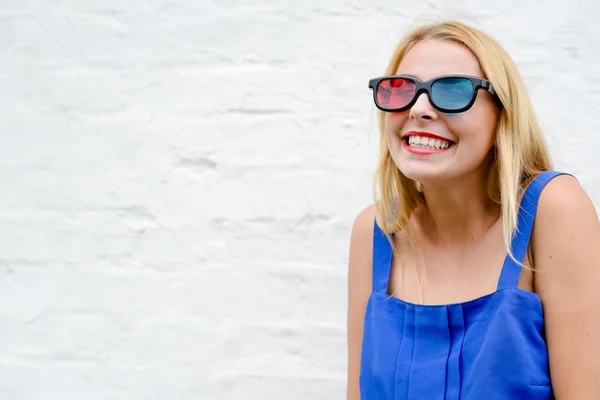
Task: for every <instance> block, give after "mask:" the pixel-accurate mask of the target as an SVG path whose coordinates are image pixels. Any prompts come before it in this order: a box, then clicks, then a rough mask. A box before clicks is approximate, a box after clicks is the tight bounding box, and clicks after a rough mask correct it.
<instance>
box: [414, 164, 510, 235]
mask: <svg viewBox="0 0 600 400" xmlns="http://www.w3.org/2000/svg"><path fill="white" fill-rule="evenodd" d="M423 194H424V197H425V203H424V207H423V208H422V212H421V213H420V214H421V217H422V218H419V219H420V220H421V224H422V229H423V230H424V233H426V234H427V237H428V239H430V240H431V241H432V242H433V243H435V244H439V245H457V244H458V245H460V244H465V243H468V242H472V240H473V239H475V238H476V237H478V236H481V235H483V234H484V233H485V232H487V231H488V230H489V229H490V227H491V226H492V225H494V223H495V222H496V221H498V218H499V217H500V206H499V205H498V204H497V203H495V202H493V201H492V200H491V199H490V197H489V195H488V193H487V172H486V173H474V174H473V175H471V176H469V177H462V178H461V179H460V181H458V182H452V184H451V185H444V186H434V185H432V186H424V187H423Z"/></svg>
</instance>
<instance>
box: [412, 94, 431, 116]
mask: <svg viewBox="0 0 600 400" xmlns="http://www.w3.org/2000/svg"><path fill="white" fill-rule="evenodd" d="M409 116H410V118H411V119H414V120H422V119H426V120H435V119H437V112H436V109H435V108H433V106H432V105H431V102H430V101H429V97H428V96H427V93H421V94H420V95H419V97H417V101H416V102H415V104H413V106H412V107H411V108H410V112H409Z"/></svg>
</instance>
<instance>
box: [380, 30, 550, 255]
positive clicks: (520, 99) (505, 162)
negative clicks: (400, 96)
mask: <svg viewBox="0 0 600 400" xmlns="http://www.w3.org/2000/svg"><path fill="white" fill-rule="evenodd" d="M424 39H437V40H446V41H452V42H456V43H459V44H462V45H464V46H466V47H467V48H468V49H469V50H471V52H472V53H473V54H474V55H475V57H477V59H478V60H479V63H480V66H481V69H482V71H483V73H484V75H485V76H484V78H486V79H488V80H489V81H490V82H491V83H492V85H493V87H494V89H495V90H496V93H497V95H498V98H499V100H500V103H501V111H500V115H499V119H498V122H497V125H496V140H495V148H496V152H495V157H494V160H493V163H492V168H490V173H489V176H488V194H489V196H490V198H491V199H493V200H495V201H496V202H499V203H500V204H501V218H502V226H503V238H504V242H505V245H506V249H507V253H508V254H509V255H510V256H511V257H512V258H513V259H514V256H513V255H512V252H511V251H510V243H511V240H512V237H513V234H514V233H515V230H516V227H517V213H518V208H519V198H520V197H521V195H522V192H523V189H524V187H525V186H526V185H527V184H528V183H529V182H530V181H531V180H532V179H533V178H534V177H535V176H536V175H537V174H538V173H540V172H542V171H545V170H549V169H551V168H552V163H551V160H550V155H549V151H548V149H547V146H546V143H545V140H544V138H543V136H542V132H541V128H540V126H539V124H538V122H537V119H536V117H535V113H534V111H533V107H532V105H531V101H530V99H529V95H528V94H527V89H526V87H525V84H524V82H523V79H522V77H521V74H520V73H519V71H518V69H517V67H516V65H515V63H514V62H513V60H512V59H511V57H510V56H509V55H508V53H507V52H506V51H505V50H504V49H503V48H502V46H500V44H498V42H496V41H495V40H494V39H492V38H491V37H490V36H488V35H486V34H484V33H483V32H481V31H479V30H477V29H475V28H472V27H470V26H468V25H465V24H463V23H461V22H458V21H443V22H437V23H433V24H427V25H422V26H419V27H417V28H414V29H413V30H411V31H409V32H408V33H407V34H406V35H405V36H404V37H403V38H402V40H401V41H400V43H399V44H398V46H397V47H396V50H395V51H394V53H393V56H392V58H391V60H390V62H389V64H388V67H387V69H386V72H385V74H386V75H393V74H395V73H396V70H397V68H398V66H399V64H400V62H401V61H402V59H403V58H404V56H405V55H406V53H407V52H408V51H409V50H410V49H411V48H412V47H413V46H414V45H415V44H416V43H418V42H419V41H421V40H424ZM384 115H385V113H383V112H381V111H379V115H378V116H379V129H380V154H379V163H378V166H377V170H376V173H375V179H374V187H373V190H374V195H375V200H376V201H375V203H376V208H377V213H376V214H377V217H376V218H377V223H378V224H379V226H380V227H381V229H382V231H383V232H384V233H385V234H386V236H388V239H389V240H390V241H391V236H390V235H391V234H392V233H401V234H402V235H404V238H405V239H406V242H407V244H408V245H409V246H413V245H415V240H414V239H415V238H414V235H413V232H412V230H411V226H410V222H409V220H410V215H411V213H412V211H413V209H414V208H415V207H416V206H417V205H418V204H419V202H420V201H421V200H422V194H421V193H420V192H419V190H418V187H417V185H418V183H417V182H415V181H413V180H411V179H409V178H407V177H406V176H405V175H403V174H402V172H400V170H399V169H398V167H397V166H396V165H395V164H394V161H393V160H392V157H391V155H390V152H389V149H388V145H387V142H386V135H385V118H384ZM391 242H392V241H391ZM392 244H393V242H392ZM392 248H393V249H394V253H395V254H397V253H396V249H395V246H392ZM516 261H518V260H516Z"/></svg>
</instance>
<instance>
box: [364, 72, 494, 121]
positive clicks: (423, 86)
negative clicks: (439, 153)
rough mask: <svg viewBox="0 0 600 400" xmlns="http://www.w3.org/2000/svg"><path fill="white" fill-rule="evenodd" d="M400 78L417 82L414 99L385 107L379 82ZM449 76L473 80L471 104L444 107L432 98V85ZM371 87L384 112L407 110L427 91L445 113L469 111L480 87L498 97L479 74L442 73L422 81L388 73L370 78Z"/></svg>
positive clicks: (379, 106)
mask: <svg viewBox="0 0 600 400" xmlns="http://www.w3.org/2000/svg"><path fill="white" fill-rule="evenodd" d="M399 78H400V79H407V80H411V81H413V82H415V86H416V88H415V95H414V97H413V99H412V100H411V101H410V102H409V103H408V104H407V105H405V106H404V107H400V108H386V107H383V106H382V105H381V104H379V102H378V101H377V90H378V88H379V84H380V83H381V82H382V81H384V80H386V79H399ZM447 78H454V79H455V78H461V79H467V80H469V81H470V82H471V85H472V87H473V92H472V93H471V101H470V102H469V104H467V105H466V106H464V107H462V108H459V109H454V108H452V109H449V108H444V107H440V106H438V105H437V104H435V101H434V100H433V99H432V98H431V87H432V86H433V84H434V83H436V82H437V81H440V80H443V79H447ZM369 88H370V89H371V91H372V92H373V100H374V101H375V106H377V108H378V109H380V110H381V111H384V112H402V111H406V110H408V109H409V108H411V107H412V106H414V105H415V103H416V101H417V99H418V98H419V96H420V95H421V94H422V93H427V98H428V99H429V103H431V105H432V106H433V107H434V108H435V109H436V110H438V111H441V112H443V113H461V112H465V111H467V110H468V109H469V108H471V107H472V106H473V104H474V103H475V100H476V99H477V92H478V91H479V89H484V90H486V91H488V92H489V93H490V94H491V95H492V96H494V97H497V94H496V90H495V89H494V87H493V86H492V84H491V82H490V81H488V80H487V79H483V78H480V77H477V76H470V75H442V76H438V77H436V78H433V79H431V80H429V81H422V80H419V79H417V78H415V77H414V76H410V75H386V76H380V77H378V78H373V79H370V80H369Z"/></svg>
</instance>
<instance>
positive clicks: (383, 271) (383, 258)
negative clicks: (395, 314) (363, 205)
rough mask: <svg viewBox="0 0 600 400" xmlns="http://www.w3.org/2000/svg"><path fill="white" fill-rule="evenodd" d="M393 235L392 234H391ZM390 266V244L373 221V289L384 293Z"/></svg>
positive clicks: (386, 287)
mask: <svg viewBox="0 0 600 400" xmlns="http://www.w3.org/2000/svg"><path fill="white" fill-rule="evenodd" d="M392 237H393V236H392ZM391 267H392V246H391V244H390V242H389V241H388V239H387V237H386V236H385V234H384V233H383V231H382V230H381V228H380V227H379V225H378V224H377V221H375V226H374V229H373V291H374V292H380V293H386V292H387V289H388V280H389V278H390V270H391Z"/></svg>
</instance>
